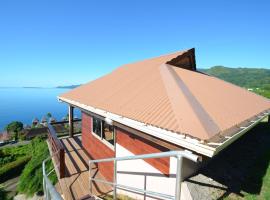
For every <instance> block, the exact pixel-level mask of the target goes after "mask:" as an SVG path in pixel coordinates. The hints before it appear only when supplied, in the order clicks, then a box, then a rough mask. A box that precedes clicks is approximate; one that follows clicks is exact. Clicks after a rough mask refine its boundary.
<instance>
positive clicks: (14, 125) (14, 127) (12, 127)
mask: <svg viewBox="0 0 270 200" xmlns="http://www.w3.org/2000/svg"><path fill="white" fill-rule="evenodd" d="M5 129H6V130H7V131H8V132H9V133H11V134H12V138H13V139H15V140H17V139H18V133H19V132H20V131H21V130H23V123H22V122H19V121H13V122H11V123H9V124H8V125H7V126H6V127H5Z"/></svg>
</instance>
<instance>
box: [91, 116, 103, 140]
mask: <svg viewBox="0 0 270 200" xmlns="http://www.w3.org/2000/svg"><path fill="white" fill-rule="evenodd" d="M93 132H94V133H95V134H96V135H98V136H99V137H101V120H100V119H97V118H95V117H93Z"/></svg>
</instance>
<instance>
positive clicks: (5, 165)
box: [0, 145, 31, 182]
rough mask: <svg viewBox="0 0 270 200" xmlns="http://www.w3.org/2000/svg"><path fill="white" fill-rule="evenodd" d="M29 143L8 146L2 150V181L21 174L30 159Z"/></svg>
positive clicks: (0, 171)
mask: <svg viewBox="0 0 270 200" xmlns="http://www.w3.org/2000/svg"><path fill="white" fill-rule="evenodd" d="M29 151H30V147H29V145H24V146H17V147H8V148H3V149H1V150H0V180H1V182H3V181H5V180H7V179H9V178H11V177H14V176H16V175H19V174H20V173H21V171H22V169H23V167H24V166H25V164H26V163H27V162H28V161H29V160H30V158H31V156H30V155H29Z"/></svg>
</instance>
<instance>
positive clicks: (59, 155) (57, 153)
mask: <svg viewBox="0 0 270 200" xmlns="http://www.w3.org/2000/svg"><path fill="white" fill-rule="evenodd" d="M48 141H49V144H50V147H51V151H52V152H51V153H52V155H53V159H54V162H55V164H56V166H57V167H58V170H56V171H57V173H58V175H59V177H60V178H63V177H65V149H64V146H63V144H62V143H61V142H60V140H59V139H58V138H57V134H56V132H55V130H54V128H53V127H52V125H51V124H48Z"/></svg>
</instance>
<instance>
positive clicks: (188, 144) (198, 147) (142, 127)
mask: <svg viewBox="0 0 270 200" xmlns="http://www.w3.org/2000/svg"><path fill="white" fill-rule="evenodd" d="M58 100H60V101H63V102H66V103H68V104H71V105H74V106H76V107H79V108H82V109H84V110H87V111H90V112H93V113H96V114H97V115H100V116H102V117H104V118H106V117H107V118H110V119H111V120H113V121H115V122H118V123H121V124H124V125H126V126H129V127H131V128H134V129H136V130H139V131H141V132H144V133H146V134H149V135H152V136H155V137H157V138H160V139H162V140H165V141H168V142H171V143H173V144H176V145H178V146H181V147H184V148H186V149H189V150H192V151H195V152H197V153H199V154H201V155H205V156H207V157H213V156H214V155H216V154H218V153H219V152H220V151H222V150H223V149H225V148H226V147H227V146H229V145H230V144H231V143H233V142H234V141H235V140H237V139H238V138H240V137H241V136H242V135H244V134H245V133H246V132H248V131H249V130H250V129H252V128H253V127H254V126H256V125H257V124H258V123H259V122H260V121H262V120H263V119H264V118H266V117H267V116H268V115H269V114H270V113H267V112H266V113H264V114H263V115H261V116H258V119H257V120H254V123H252V124H251V125H249V126H248V127H245V128H244V127H243V128H244V129H242V130H241V131H239V132H238V133H236V134H234V135H233V136H231V137H227V138H226V139H227V140H226V141H224V142H223V143H214V144H213V145H214V146H215V145H216V147H210V146H207V145H205V144H203V143H201V142H200V141H199V140H197V139H193V138H190V137H188V136H185V135H181V134H178V133H174V132H172V131H168V130H165V129H161V128H158V127H155V126H152V125H147V124H144V123H142V122H139V121H136V120H133V119H129V118H126V117H123V116H120V115H117V114H113V113H110V112H107V111H104V110H101V109H98V108H94V107H92V106H88V105H85V104H81V103H79V102H76V101H73V100H69V99H66V98H63V97H58ZM210 144H211V143H210ZM208 145H209V144H208Z"/></svg>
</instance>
